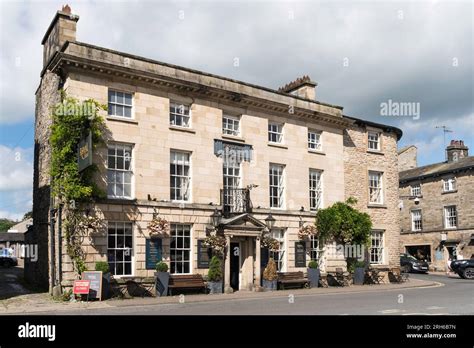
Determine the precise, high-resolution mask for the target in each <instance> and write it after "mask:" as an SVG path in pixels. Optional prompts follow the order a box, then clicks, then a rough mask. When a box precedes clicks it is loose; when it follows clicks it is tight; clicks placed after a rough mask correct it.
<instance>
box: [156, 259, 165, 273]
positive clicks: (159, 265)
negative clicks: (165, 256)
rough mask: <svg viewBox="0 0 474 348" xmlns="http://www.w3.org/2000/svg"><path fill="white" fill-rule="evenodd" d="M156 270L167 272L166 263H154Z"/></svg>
mask: <svg viewBox="0 0 474 348" xmlns="http://www.w3.org/2000/svg"><path fill="white" fill-rule="evenodd" d="M156 271H157V272H168V265H167V264H166V263H165V262H163V261H160V262H157V263H156Z"/></svg>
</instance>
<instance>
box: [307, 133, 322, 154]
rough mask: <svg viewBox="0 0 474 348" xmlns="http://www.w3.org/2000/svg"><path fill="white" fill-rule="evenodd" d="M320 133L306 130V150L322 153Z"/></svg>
mask: <svg viewBox="0 0 474 348" xmlns="http://www.w3.org/2000/svg"><path fill="white" fill-rule="evenodd" d="M322 133H323V132H321V131H315V130H311V129H309V130H308V149H309V150H312V151H322V150H323V144H322Z"/></svg>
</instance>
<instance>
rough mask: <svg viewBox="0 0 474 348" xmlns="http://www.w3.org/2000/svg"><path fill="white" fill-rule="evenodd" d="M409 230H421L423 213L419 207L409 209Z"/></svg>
mask: <svg viewBox="0 0 474 348" xmlns="http://www.w3.org/2000/svg"><path fill="white" fill-rule="evenodd" d="M411 230H412V231H413V232H419V231H421V230H423V214H422V212H421V209H413V210H412V211H411Z"/></svg>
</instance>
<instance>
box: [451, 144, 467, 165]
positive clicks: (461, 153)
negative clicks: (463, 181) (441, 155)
mask: <svg viewBox="0 0 474 348" xmlns="http://www.w3.org/2000/svg"><path fill="white" fill-rule="evenodd" d="M468 150H469V149H468V147H467V146H466V145H464V141H462V140H451V143H450V144H449V145H448V147H446V154H447V157H448V163H450V162H457V161H458V160H460V159H462V158H465V157H467V156H469V152H468Z"/></svg>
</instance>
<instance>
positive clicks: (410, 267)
mask: <svg viewBox="0 0 474 348" xmlns="http://www.w3.org/2000/svg"><path fill="white" fill-rule="evenodd" d="M400 267H401V268H402V270H404V271H405V272H419V273H428V268H429V267H428V262H426V261H424V260H423V261H422V260H418V259H417V258H415V257H414V256H412V255H410V254H400Z"/></svg>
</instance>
